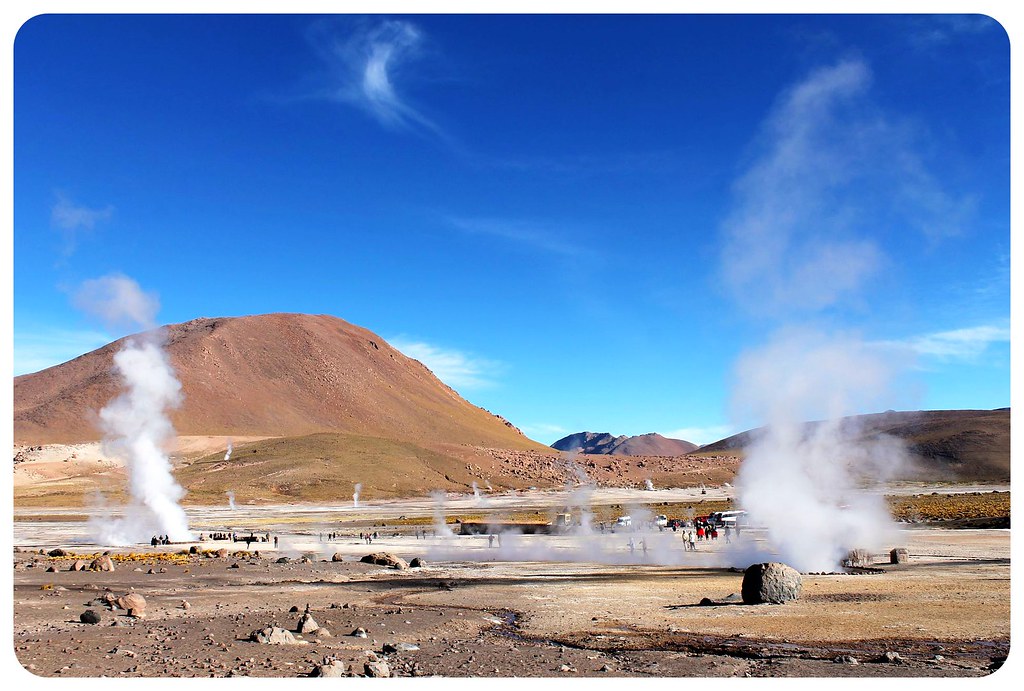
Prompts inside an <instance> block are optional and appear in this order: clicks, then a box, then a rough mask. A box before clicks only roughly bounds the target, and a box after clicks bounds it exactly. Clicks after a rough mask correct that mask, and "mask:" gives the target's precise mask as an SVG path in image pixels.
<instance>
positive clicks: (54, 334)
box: [14, 329, 113, 377]
mask: <svg viewBox="0 0 1024 691" xmlns="http://www.w3.org/2000/svg"><path fill="white" fill-rule="evenodd" d="M112 340H113V339H112V338H111V337H110V336H109V335H108V334H106V333H104V332H102V331H88V330H86V331H74V330H70V329H44V330H37V331H21V332H15V334H14V376H16V377H17V376H19V375H22V374H29V373H31V372H38V371H40V370H44V369H46V368H47V367H53V366H54V365H59V364H61V363H64V362H67V361H69V360H73V359H75V358H76V357H78V356H79V355H84V354H85V353H88V352H91V351H93V350H96V349H97V348H101V347H103V346H105V345H106V344H107V343H110V342H111V341H112Z"/></svg>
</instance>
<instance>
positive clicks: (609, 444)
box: [551, 432, 697, 456]
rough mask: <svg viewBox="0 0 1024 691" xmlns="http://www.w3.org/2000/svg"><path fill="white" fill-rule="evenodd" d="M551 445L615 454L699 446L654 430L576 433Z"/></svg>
mask: <svg viewBox="0 0 1024 691" xmlns="http://www.w3.org/2000/svg"><path fill="white" fill-rule="evenodd" d="M551 448H553V449H558V450H559V451H575V452H578V453H585V454H608V455H612V456H682V455H683V454H687V453H690V452H691V451H693V450H694V449H696V448H697V445H696V444H692V443H690V442H688V441H684V440H682V439H669V438H667V437H663V436H661V435H660V434H656V433H654V432H651V433H650V434H640V435H637V436H635V437H627V436H625V435H622V436H618V437H613V436H612V435H610V434H608V433H607V432H577V433H576V434H570V435H569V436H567V437H562V438H561V439H559V440H558V441H556V442H555V443H554V444H552V445H551Z"/></svg>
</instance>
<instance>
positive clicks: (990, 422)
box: [700, 408, 1010, 480]
mask: <svg viewBox="0 0 1024 691" xmlns="http://www.w3.org/2000/svg"><path fill="white" fill-rule="evenodd" d="M816 424H820V423H815V422H809V423H807V425H808V427H809V428H810V427H812V426H813V425H816ZM843 424H844V425H845V426H846V427H847V429H850V430H852V431H853V435H852V436H853V439H855V440H856V439H869V438H871V437H873V436H876V435H879V434H885V435H889V436H893V437H898V438H900V439H902V440H904V442H906V444H907V450H908V451H909V453H910V455H911V458H912V459H913V461H914V465H915V466H916V471H917V475H919V476H920V477H921V478H922V479H928V480H1009V479H1010V409H1009V408H998V409H996V410H922V411H909V412H896V411H887V412H885V413H876V414H871V415H857V416H852V417H848V418H844V419H843ZM760 431H761V430H760V428H759V429H754V430H748V431H746V432H741V433H740V434H736V435H733V436H731V437H727V438H725V439H722V440H719V441H716V442H714V443H712V444H707V445H706V446H702V447H701V448H700V453H701V454H704V453H707V454H714V453H737V452H739V453H742V452H743V450H744V449H745V448H746V447H747V446H748V445H749V444H750V443H751V441H752V440H753V439H754V438H756V435H757V434H758V433H759V432H760Z"/></svg>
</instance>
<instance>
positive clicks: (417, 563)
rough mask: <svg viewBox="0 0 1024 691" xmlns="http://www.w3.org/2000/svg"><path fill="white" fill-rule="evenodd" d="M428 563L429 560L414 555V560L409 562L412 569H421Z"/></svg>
mask: <svg viewBox="0 0 1024 691" xmlns="http://www.w3.org/2000/svg"><path fill="white" fill-rule="evenodd" d="M426 565H427V562H425V561H423V560H422V559H421V558H419V557H414V558H413V560H412V561H410V562H409V568H411V569H420V568H423V567H424V566H426Z"/></svg>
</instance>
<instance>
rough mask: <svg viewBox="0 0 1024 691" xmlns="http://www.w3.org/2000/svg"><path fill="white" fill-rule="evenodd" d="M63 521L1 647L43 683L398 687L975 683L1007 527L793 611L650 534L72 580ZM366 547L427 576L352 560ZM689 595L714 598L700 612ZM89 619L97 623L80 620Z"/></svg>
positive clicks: (996, 659)
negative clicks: (517, 681) (279, 634)
mask: <svg viewBox="0 0 1024 691" xmlns="http://www.w3.org/2000/svg"><path fill="white" fill-rule="evenodd" d="M278 518H280V516H278ZM60 525H61V524H56V523H50V524H36V525H35V526H34V527H33V528H32V532H33V533H34V534H35V536H36V537H37V538H38V540H37V544H30V543H26V542H25V538H24V535H23V536H22V540H21V545H22V547H21V550H20V551H16V552H15V554H14V648H15V654H16V656H17V658H18V661H19V662H20V663H21V664H22V665H23V666H24V667H26V668H27V669H28V670H29V671H31V672H33V673H34V674H37V675H40V676H46V677H50V676H57V677H64V676H71V677H96V676H101V675H106V676H127V677H163V676H189V677H191V676H218V677H219V676H254V677H296V676H303V675H308V674H311V673H314V672H315V670H317V669H318V668H319V666H320V665H321V664H323V663H324V661H325V660H328V661H330V660H337V661H338V665H337V667H335V669H342V670H344V671H347V672H349V673H354V674H360V675H363V674H367V673H369V672H371V671H372V672H374V673H381V667H380V666H379V665H374V664H373V663H374V661H376V662H378V663H379V662H383V663H385V665H386V666H387V670H386V672H387V673H389V674H391V675H394V676H427V675H443V676H456V677H463V676H488V677H507V676H526V677H562V676H572V677H576V676H585V677H602V676H612V677H648V676H655V677H685V676H698V677H719V676H771V677H787V676H798V677H799V676H826V677H843V676H868V677H899V676H914V677H922V676H983V675H986V674H989V673H991V671H992V670H994V669H997V668H998V667H999V666H1000V665H1001V662H1002V660H1003V659H1005V656H1006V655H1007V652H1008V649H1009V634H1010V605H1009V603H1010V580H1009V579H1010V533H1009V531H1008V530H955V531H954V530H936V529H928V528H915V529H910V530H904V531H903V532H902V533H901V534H900V536H899V538H900V544H899V546H903V547H907V548H908V550H909V552H910V556H911V558H910V561H909V562H908V563H906V564H900V565H889V564H885V563H882V562H884V561H887V559H886V558H885V557H886V556H887V555H884V554H880V555H878V556H877V561H878V562H879V563H878V564H876V567H877V568H875V569H872V570H867V571H864V572H860V573H856V574H829V575H804V577H803V584H804V585H803V592H802V594H801V597H800V599H799V600H797V601H794V602H789V603H787V604H785V605H756V606H748V605H743V604H738V603H736V602H734V601H733V600H734V598H730V596H731V595H734V594H735V593H738V592H739V590H740V583H741V580H742V574H741V573H739V572H737V571H734V570H730V568H728V566H727V563H728V561H729V554H730V552H729V550H731V549H733V548H734V546H726V545H725V544H724V542H723V541H719V542H717V543H704V544H702V545H701V546H700V550H699V552H698V553H696V554H693V553H687V552H682V551H681V550H679V549H678V547H677V546H676V545H675V544H674V543H671V542H664V541H666V540H667V541H671V540H674V539H676V538H675V537H674V536H673V535H672V534H671V533H670V532H669V533H667V534H662V535H658V534H654V535H649V536H648V540H649V541H650V544H651V551H650V553H649V554H647V555H646V556H645V555H644V554H643V553H642V552H640V550H636V551H634V552H629V551H628V550H627V549H626V547H625V545H624V544H623V543H624V541H625V540H626V536H624V535H606V536H603V537H602V538H601V539H602V540H603V542H597V543H590V545H589V549H595V550H596V552H593V553H584V552H583V551H582V547H581V545H580V544H579V543H576V542H574V541H573V540H572V539H571V538H566V537H563V536H522V537H520V538H519V540H518V541H516V540H510V539H509V538H506V540H505V544H503V545H502V546H501V548H500V549H499V548H498V547H497V546H496V545H495V546H492V547H488V543H487V540H486V538H485V537H484V536H466V537H449V538H441V537H430V538H428V539H423V540H420V539H417V538H416V537H414V536H413V535H411V534H405V535H400V536H391V535H390V534H387V535H385V536H382V537H381V538H380V539H378V540H377V541H375V543H374V544H373V545H372V546H370V545H367V544H366V543H365V541H361V540H359V539H358V536H357V535H355V534H354V533H355V532H357V531H355V530H352V531H350V532H349V531H347V530H346V531H345V532H349V534H346V535H343V536H342V537H340V538H339V539H336V540H334V541H331V542H321V541H320V539H319V536H318V535H316V534H313V535H309V534H282V540H281V545H282V549H281V550H280V551H279V552H275V551H274V550H272V549H268V547H269V545H268V544H267V543H257V544H254V545H253V552H250V553H246V552H244V551H243V552H237V553H235V554H232V555H229V556H228V557H227V558H218V557H212V556H211V557H207V556H203V555H201V554H200V555H192V556H190V557H187V558H184V557H180V556H175V557H169V558H167V559H159V558H158V554H159V550H160V549H162V550H167V549H168V548H167V547H164V548H157V549H154V548H150V547H149V546H148V545H147V546H145V547H140V548H138V549H137V550H135V551H134V554H135V555H136V557H137V559H136V560H134V561H130V560H128V561H118V562H116V567H115V571H113V572H91V571H85V572H71V571H68V570H67V569H68V567H69V566H70V564H71V563H72V560H71V559H69V558H67V557H65V558H59V559H57V558H51V557H48V556H45V555H40V554H39V553H38V547H40V546H45V547H46V550H49V549H50V548H51V547H52V546H53V545H54V544H55V543H59V542H60V539H61V538H64V539H66V538H67V535H68V533H67V532H66V529H65V528H63V527H59V526H60ZM54 526H58V527H57V528H54ZM27 530H28V529H23V532H24V531H27ZM55 530H56V532H54V531H55ZM757 537H758V536H757V535H756V533H753V534H749V535H748V536H747V539H750V540H752V541H756V540H757ZM659 540H662V541H663V542H660V543H659V542H658V541H659ZM236 544H238V545H240V544H242V543H236ZM225 545H226V543H220V544H215V543H210V542H205V543H201V544H200V546H201V548H202V549H209V548H211V547H212V548H216V547H220V546H225ZM595 545H596V547H595ZM235 546H236V545H235V544H232V545H231V547H232V549H234V547H235ZM894 546H896V545H894ZM64 547H65V549H68V550H71V551H74V552H78V553H82V552H86V551H89V550H88V549H87V548H86V547H87V546H86V545H83V544H67V545H64ZM178 547H179V546H175V547H174V548H175V549H177V548H178ZM261 547H262V548H261ZM257 549H258V550H259V553H258V556H257V555H256V554H255V552H256V550H257ZM113 551H115V552H118V553H128V552H129V550H113ZM377 551H385V552H390V553H392V554H395V555H398V556H399V557H403V558H405V559H411V558H413V557H421V558H424V559H425V560H426V566H424V567H422V568H409V569H403V570H396V569H392V568H387V567H384V566H377V565H373V564H365V563H360V562H359V561H358V558H359V557H361V556H363V555H365V554H367V553H369V552H377ZM335 553H337V554H338V555H339V556H338V558H339V559H341V560H342V561H330V558H331V557H332V556H333V555H334V554H335ZM301 554H310V555H312V556H313V560H312V561H309V562H308V563H304V562H302V561H300V560H299V557H300V555H301ZM282 555H290V557H291V560H290V561H289V562H288V563H278V562H277V560H278V559H279V558H280V556H282ZM590 557H593V559H592V560H589V558H590ZM51 565H52V566H54V567H55V568H56V569H57V571H54V572H47V571H46V569H47V567H49V566H51ZM236 565H237V568H236ZM151 570H152V573H150V571H151ZM108 589H109V590H110V591H112V592H113V593H114V594H115V595H123V594H125V593H127V592H130V591H134V592H136V593H140V594H142V595H143V596H144V597H145V599H146V601H147V606H146V611H145V615H144V617H141V618H139V617H131V616H128V615H127V613H126V612H125V611H124V610H110V609H107V608H106V607H104V606H96V605H93V606H87V604H86V603H88V602H91V601H93V600H94V599H95V598H99V597H101V596H102V595H103V593H104V592H105V591H106V590H108ZM705 597H707V598H710V599H711V600H713V601H714V602H715V603H716V604H713V605H710V606H700V605H699V604H698V603H699V602H700V601H701V599H702V598H705ZM186 602H187V603H188V606H187V608H186V607H185V604H184V603H186ZM307 605H308V606H309V611H310V613H311V615H312V617H313V618H314V619H315V620H316V622H317V623H318V624H319V625H320V626H321V627H322V628H321V630H320V631H319V632H316V633H308V634H301V635H300V634H295V637H296V638H297V639H298V642H297V643H295V644H286V645H271V644H262V643H257V642H255V641H252V640H250V634H251V633H252V632H253V631H255V630H258V629H263V628H265V627H269V626H278V627H281V628H284V629H290V630H293V631H294V630H295V629H296V628H297V626H298V622H299V618H300V616H301V614H302V611H303V610H304V609H305V608H306V606H307ZM292 608H296V611H289V610H290V609H292ZM86 609H92V610H94V611H96V612H98V613H99V614H100V616H101V621H100V623H99V624H95V625H90V624H84V623H81V621H80V619H79V617H80V615H81V614H82V613H83V612H84V611H85V610H86ZM357 628H362V629H364V630H365V631H366V634H367V636H366V638H361V637H356V636H353V635H351V634H352V633H353V632H354V631H355V630H356V629H357ZM324 629H326V630H327V632H325V631H324ZM328 632H329V633H328ZM887 653H888V654H889V655H888V657H887V656H886V654H887ZM894 654H895V655H894ZM368 663H370V667H367V664H368Z"/></svg>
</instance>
